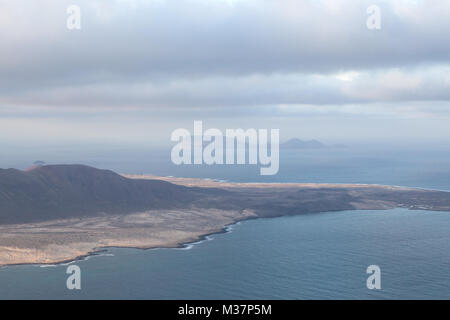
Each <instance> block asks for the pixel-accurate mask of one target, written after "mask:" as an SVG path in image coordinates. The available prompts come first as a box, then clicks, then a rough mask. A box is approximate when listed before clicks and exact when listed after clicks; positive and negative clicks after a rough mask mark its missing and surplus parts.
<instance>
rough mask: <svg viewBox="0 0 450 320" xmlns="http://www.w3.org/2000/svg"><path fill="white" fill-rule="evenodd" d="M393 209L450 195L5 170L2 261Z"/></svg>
mask: <svg viewBox="0 0 450 320" xmlns="http://www.w3.org/2000/svg"><path fill="white" fill-rule="evenodd" d="M397 207H401V208H409V209H422V210H441V211H450V193H449V192H442V191H430V190H422V189H414V188H404V187H392V186H380V185H358V184H314V183H313V184H311V183H310V184H305V183H286V184H285V183H273V184H272V183H257V184H253V183H251V184H249V183H226V182H216V181H213V180H206V179H190V178H172V177H171V178H169V177H156V176H143V175H127V176H123V175H119V174H117V173H114V172H112V171H110V170H100V169H96V168H92V167H87V166H82V165H40V166H35V167H33V168H32V169H30V170H27V171H20V170H16V169H6V170H3V169H0V265H9V264H23V263H39V264H41V263H56V262H62V261H69V260H73V259H76V258H77V257H81V256H85V255H89V254H91V253H92V252H95V251H97V250H99V249H101V248H105V247H136V248H154V247H177V246H181V245H182V244H183V243H187V242H192V241H195V240H197V239H199V238H201V237H203V236H205V235H207V234H210V233H216V232H221V231H222V230H223V229H224V228H225V227H226V225H229V224H232V223H235V222H237V221H241V220H245V219H253V218H265V217H276V216H284V215H297V214H306V213H318V212H325V211H342V210H355V209H371V210H382V209H391V208H397Z"/></svg>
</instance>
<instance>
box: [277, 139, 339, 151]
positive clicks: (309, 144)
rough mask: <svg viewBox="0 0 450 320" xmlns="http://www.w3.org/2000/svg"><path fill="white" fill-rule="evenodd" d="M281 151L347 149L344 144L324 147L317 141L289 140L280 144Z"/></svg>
mask: <svg viewBox="0 0 450 320" xmlns="http://www.w3.org/2000/svg"><path fill="white" fill-rule="evenodd" d="M280 148H281V149H294V150H295V149H325V148H347V146H346V145H344V144H334V145H330V146H328V145H325V144H323V143H322V142H320V141H318V140H301V139H297V138H293V139H290V140H288V141H286V142H284V143H281V144H280Z"/></svg>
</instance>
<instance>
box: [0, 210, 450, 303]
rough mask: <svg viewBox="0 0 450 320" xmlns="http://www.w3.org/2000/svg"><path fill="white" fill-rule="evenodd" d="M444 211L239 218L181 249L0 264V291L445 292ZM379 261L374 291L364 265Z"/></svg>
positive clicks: (27, 294)
mask: <svg viewBox="0 0 450 320" xmlns="http://www.w3.org/2000/svg"><path fill="white" fill-rule="evenodd" d="M449 230H450V212H427V211H408V210H405V209H395V210H387V211H344V212H332V213H321V214H310V215H302V216H295V217H282V218H275V219H258V220H251V221H245V222H242V223H240V224H238V225H234V226H232V231H231V232H229V233H225V234H217V235H213V236H212V237H210V238H209V239H210V240H209V241H204V242H201V243H199V244H196V245H193V246H189V247H188V248H189V249H155V250H138V249H114V248H113V249H110V250H108V252H107V253H108V255H106V256H98V257H91V258H89V259H88V260H87V261H77V262H75V264H77V265H78V266H80V268H81V272H82V289H81V290H80V291H69V290H67V289H66V284H65V283H66V278H67V275H66V273H65V271H66V268H67V266H62V265H60V266H54V267H45V268H44V267H40V266H11V267H6V268H2V269H0V297H1V298H30V299H43V298H50V299H54V298H57V299H59V298H87V299H98V298H107V299H109V298H111V299H119V298H120V299H373V298H381V299H398V298H401V299H408V298H411V299H419V298H425V299H449V298H450V231H449ZM372 264H376V265H378V266H380V268H381V286H382V289H381V290H377V291H374V290H368V289H367V288H366V278H367V276H368V275H367V274H366V268H367V267H368V266H369V265H372Z"/></svg>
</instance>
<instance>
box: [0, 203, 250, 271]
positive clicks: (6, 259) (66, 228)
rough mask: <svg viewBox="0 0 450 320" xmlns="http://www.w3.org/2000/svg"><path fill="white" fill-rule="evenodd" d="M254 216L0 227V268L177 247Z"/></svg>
mask: <svg viewBox="0 0 450 320" xmlns="http://www.w3.org/2000/svg"><path fill="white" fill-rule="evenodd" d="M252 217H255V214H254V213H252V212H250V211H246V210H245V211H243V212H238V211H224V210H216V209H208V210H205V209H199V210H196V209H190V210H155V211H147V212H142V213H136V214H129V215H125V216H103V217H95V218H84V219H69V220H57V221H49V222H43V223H34V224H24V225H3V226H0V265H11V264H29V263H33V264H52V263H58V262H65V261H70V260H74V259H76V258H78V257H81V256H85V255H88V254H89V253H91V252H93V251H95V250H99V249H101V248H104V247H134V248H156V247H177V246H180V244H183V243H189V242H193V241H196V240H198V239H199V238H200V237H202V236H203V235H206V234H211V233H216V232H220V231H222V230H223V228H224V227H225V226H227V225H229V224H232V223H234V222H236V221H239V220H244V219H248V218H252Z"/></svg>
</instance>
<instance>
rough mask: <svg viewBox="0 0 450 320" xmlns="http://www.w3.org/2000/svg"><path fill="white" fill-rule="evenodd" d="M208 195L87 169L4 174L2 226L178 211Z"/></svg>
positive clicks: (76, 167) (55, 168) (61, 167)
mask: <svg viewBox="0 0 450 320" xmlns="http://www.w3.org/2000/svg"><path fill="white" fill-rule="evenodd" d="M203 193H208V194H211V192H208V191H207V190H204V191H200V190H198V189H196V188H187V187H183V186H178V185H174V184H171V183H169V182H165V181H159V180H135V179H127V178H125V177H122V176H120V175H118V174H116V173H114V172H112V171H109V170H99V169H95V168H91V167H87V166H82V165H55V166H43V167H37V168H34V169H32V170H30V171H20V170H15V169H7V170H2V169H0V223H22V222H30V221H42V220H48V219H59V218H68V217H78V216H90V215H93V214H99V213H108V214H116V213H128V212H135V211H140V210H149V209H160V208H175V207H179V206H180V207H181V206H186V204H189V203H192V202H193V201H195V200H196V199H200V198H201V197H202V195H203Z"/></svg>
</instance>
